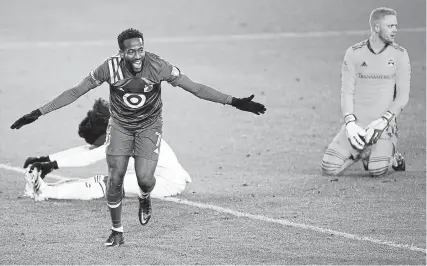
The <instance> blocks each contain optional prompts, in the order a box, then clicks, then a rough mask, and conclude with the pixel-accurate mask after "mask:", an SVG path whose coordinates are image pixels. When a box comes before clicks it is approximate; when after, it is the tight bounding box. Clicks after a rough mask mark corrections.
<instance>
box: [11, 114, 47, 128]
mask: <svg viewBox="0 0 427 266" xmlns="http://www.w3.org/2000/svg"><path fill="white" fill-rule="evenodd" d="M41 115H42V112H40V110H39V109H36V110H34V111H32V112H31V113H29V114H26V115H24V116H23V117H21V118H19V119H18V120H16V121H15V123H13V124H12V126H10V128H11V129H20V128H21V127H22V126H25V125H27V124H30V123H33V122H34V121H36V120H37V119H38V118H39V117H40V116H41Z"/></svg>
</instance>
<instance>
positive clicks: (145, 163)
mask: <svg viewBox="0 0 427 266" xmlns="http://www.w3.org/2000/svg"><path fill="white" fill-rule="evenodd" d="M156 167H157V160H152V159H147V158H145V157H140V156H135V172H136V176H137V179H138V180H140V181H141V180H147V179H154V172H155V170H156Z"/></svg>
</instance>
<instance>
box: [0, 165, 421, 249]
mask: <svg viewBox="0 0 427 266" xmlns="http://www.w3.org/2000/svg"><path fill="white" fill-rule="evenodd" d="M0 168H2V169H4V170H9V171H14V172H18V173H25V170H24V169H22V168H19V167H13V166H9V165H6V164H2V163H0ZM49 177H51V178H55V179H58V180H60V181H63V180H69V179H72V178H70V177H64V176H59V175H51V174H49ZM161 200H164V201H169V202H174V203H178V204H184V205H189V206H192V207H196V208H200V209H207V210H213V211H216V212H220V213H227V214H230V215H233V216H236V217H244V218H249V219H252V220H258V221H262V222H267V223H275V224H280V225H284V226H289V227H294V228H300V229H305V230H311V231H315V232H317V233H323V234H329V235H331V234H332V235H334V236H341V237H344V238H347V239H351V240H357V241H366V242H371V243H374V244H378V245H385V246H389V247H394V248H399V249H406V250H411V251H416V252H422V253H425V254H427V250H426V249H424V248H419V247H416V246H414V245H408V244H399V243H395V242H392V241H386V240H380V239H375V238H371V237H366V236H359V235H355V234H349V233H345V232H340V231H335V230H332V229H328V228H322V227H318V226H314V225H309V224H303V223H295V222H292V221H289V220H286V219H274V218H269V217H265V216H262V215H254V214H249V213H244V212H239V211H235V210H232V209H228V208H223V207H219V206H215V205H210V204H205V203H199V202H194V201H189V200H185V199H179V198H175V197H167V198H162V199H161Z"/></svg>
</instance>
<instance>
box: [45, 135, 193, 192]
mask: <svg viewBox="0 0 427 266" xmlns="http://www.w3.org/2000/svg"><path fill="white" fill-rule="evenodd" d="M49 158H50V159H51V160H52V161H57V163H58V167H59V168H64V167H83V166H88V165H91V164H93V163H96V162H98V161H101V160H105V146H104V145H102V146H99V147H94V146H92V145H83V146H79V147H75V148H72V149H69V150H65V151H61V152H58V153H55V154H52V155H49ZM134 165H135V164H134V160H133V158H130V160H129V164H128V168H127V172H126V175H125V178H124V181H123V186H124V190H125V196H129V197H133V196H137V195H139V194H140V190H139V186H138V182H137V178H136V174H135V167H134ZM154 177H155V178H156V185H155V187H154V189H153V191H152V192H151V196H152V197H153V198H161V197H166V196H173V195H177V194H179V193H181V192H182V191H183V190H184V189H185V186H186V184H187V183H190V182H191V177H190V175H189V174H188V172H187V171H186V170H185V169H184V168H183V167H182V166H181V164H180V163H179V162H178V159H177V157H176V155H175V153H174V152H173V150H172V148H171V147H170V146H169V145H168V144H167V143H166V141H164V140H163V139H162V141H161V144H160V153H159V161H158V163H157V167H156V170H155V172H154ZM84 180H85V181H84V182H86V183H87V185H86V186H92V185H93V184H94V183H99V182H100V181H101V180H99V178H98V179H97V178H96V176H95V177H91V178H87V179H84ZM101 185H102V184H101ZM104 193H105V191H104ZM56 198H58V197H56ZM73 198H76V197H75V196H71V199H73ZM93 198H98V195H97V196H94V197H93Z"/></svg>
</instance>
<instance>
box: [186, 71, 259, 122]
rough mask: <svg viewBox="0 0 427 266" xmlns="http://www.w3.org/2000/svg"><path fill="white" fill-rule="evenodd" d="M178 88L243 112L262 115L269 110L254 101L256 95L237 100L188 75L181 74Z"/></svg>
mask: <svg viewBox="0 0 427 266" xmlns="http://www.w3.org/2000/svg"><path fill="white" fill-rule="evenodd" d="M178 86H179V87H181V88H183V89H184V90H186V91H188V92H190V93H192V94H194V95H195V96H197V97H198V98H200V99H203V100H207V101H211V102H217V103H222V104H229V105H232V106H234V107H236V108H237V109H239V110H242V111H247V112H251V113H254V114H257V115H260V114H263V113H265V111H266V110H267V109H266V108H265V106H264V105H263V104H260V103H257V102H254V101H252V99H253V98H254V95H251V96H249V97H247V98H242V99H240V98H235V97H232V96H231V95H228V94H224V93H222V92H220V91H217V90H215V89H213V88H211V87H209V86H207V85H204V84H201V83H197V82H194V81H193V80H191V79H190V78H189V77H187V76H186V75H182V74H181V78H180V80H179V84H178Z"/></svg>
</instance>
